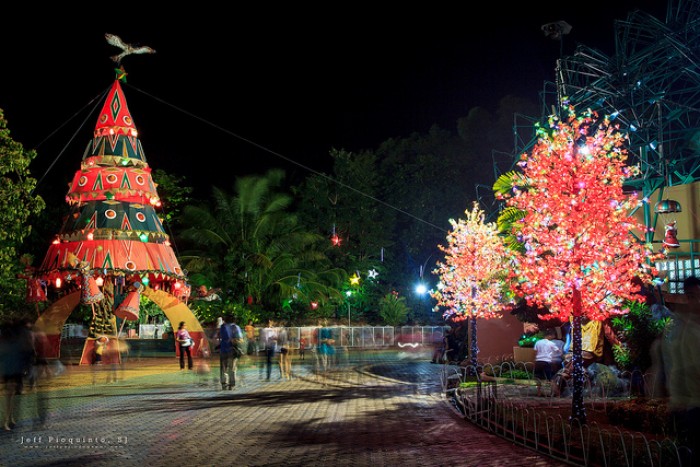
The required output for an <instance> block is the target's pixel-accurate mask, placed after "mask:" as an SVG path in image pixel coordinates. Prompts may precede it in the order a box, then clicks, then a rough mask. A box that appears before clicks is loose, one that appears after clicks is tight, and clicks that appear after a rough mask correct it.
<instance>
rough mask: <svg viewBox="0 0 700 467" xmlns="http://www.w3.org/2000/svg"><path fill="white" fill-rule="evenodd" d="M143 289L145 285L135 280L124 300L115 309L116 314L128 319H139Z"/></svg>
mask: <svg viewBox="0 0 700 467" xmlns="http://www.w3.org/2000/svg"><path fill="white" fill-rule="evenodd" d="M142 289H143V287H142V286H141V284H140V283H139V282H134V283H133V284H132V285H131V290H130V291H129V293H127V294H126V297H125V298H124V301H122V302H121V304H120V305H119V306H118V307H117V309H116V310H114V315H115V316H116V317H118V318H122V319H124V320H127V321H138V319H139V302H140V300H141V290H142Z"/></svg>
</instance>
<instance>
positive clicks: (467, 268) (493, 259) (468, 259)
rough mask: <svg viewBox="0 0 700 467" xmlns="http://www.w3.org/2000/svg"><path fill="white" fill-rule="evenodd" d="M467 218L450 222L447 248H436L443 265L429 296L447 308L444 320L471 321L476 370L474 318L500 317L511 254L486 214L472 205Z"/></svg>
mask: <svg viewBox="0 0 700 467" xmlns="http://www.w3.org/2000/svg"><path fill="white" fill-rule="evenodd" d="M465 214H466V219H459V220H457V221H455V220H454V219H450V224H451V225H452V230H451V231H450V232H449V233H448V234H447V245H438V248H439V249H440V250H441V251H442V252H443V253H445V259H444V262H442V261H439V262H438V263H437V266H438V267H437V269H435V270H434V271H433V273H435V274H436V275H438V277H439V279H440V282H439V283H438V286H437V290H435V291H432V292H431V295H432V297H433V298H434V299H436V300H437V306H438V307H440V306H443V307H445V308H447V311H445V312H444V314H443V316H444V317H445V318H446V319H450V318H451V319H453V320H455V321H461V320H465V319H470V323H471V337H470V341H471V346H470V352H469V353H470V363H471V369H472V370H475V369H476V368H477V357H478V352H479V348H478V346H477V337H476V336H477V335H476V320H477V318H482V319H490V318H500V317H501V316H502V315H501V312H502V310H503V308H504V302H506V301H507V295H509V290H508V288H507V287H504V282H505V279H506V277H507V275H508V261H509V258H510V257H511V254H510V251H509V250H508V249H507V248H506V247H505V245H504V243H503V241H502V240H501V238H500V237H499V231H498V226H497V225H496V224H495V223H487V222H485V214H484V212H483V211H482V210H481V209H480V208H479V205H478V203H474V205H473V207H472V209H471V211H470V210H466V211H465Z"/></svg>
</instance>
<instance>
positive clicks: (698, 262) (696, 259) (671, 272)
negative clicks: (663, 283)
mask: <svg viewBox="0 0 700 467" xmlns="http://www.w3.org/2000/svg"><path fill="white" fill-rule="evenodd" d="M679 243H681V244H687V245H688V248H687V250H688V251H678V252H677V251H674V250H668V251H667V253H666V255H667V257H668V258H667V259H666V260H664V261H658V262H657V263H656V267H657V269H658V270H659V271H663V272H664V273H665V274H666V278H667V279H668V291H669V292H670V293H683V280H684V279H685V278H687V277H689V276H695V277H700V253H699V252H698V250H699V249H700V240H679ZM661 246H662V245H659V248H661Z"/></svg>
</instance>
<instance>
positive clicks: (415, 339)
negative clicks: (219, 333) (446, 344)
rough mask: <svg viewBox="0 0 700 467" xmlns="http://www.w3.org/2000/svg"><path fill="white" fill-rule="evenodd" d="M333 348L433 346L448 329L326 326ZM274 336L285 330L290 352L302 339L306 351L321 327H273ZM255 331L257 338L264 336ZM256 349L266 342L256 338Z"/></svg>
mask: <svg viewBox="0 0 700 467" xmlns="http://www.w3.org/2000/svg"><path fill="white" fill-rule="evenodd" d="M327 328H328V329H330V332H331V336H332V337H331V338H332V339H333V340H334V341H335V342H334V345H336V346H341V347H348V348H358V349H360V348H361V349H372V348H388V347H392V346H396V345H398V346H400V347H404V346H411V348H417V347H418V346H421V347H427V346H432V345H433V344H434V343H435V342H440V341H441V340H442V337H443V336H444V333H445V332H446V330H447V329H449V328H448V327H446V326H401V327H397V328H394V327H392V326H351V327H347V326H328V327H327ZM272 329H273V334H275V335H277V336H279V335H280V333H282V332H284V331H286V335H287V341H288V343H289V346H290V347H291V348H292V349H298V348H299V346H300V342H301V339H302V338H304V339H305V341H306V348H307V349H311V348H313V346H315V345H316V342H317V333H318V330H319V329H320V327H318V326H305V327H284V328H283V327H276V328H272ZM261 331H262V330H261V329H258V330H257V332H259V334H260V336H264V334H265V333H263V332H261ZM257 342H258V348H259V350H264V349H265V348H266V347H265V345H266V343H265V341H264V339H263V337H258V340H257Z"/></svg>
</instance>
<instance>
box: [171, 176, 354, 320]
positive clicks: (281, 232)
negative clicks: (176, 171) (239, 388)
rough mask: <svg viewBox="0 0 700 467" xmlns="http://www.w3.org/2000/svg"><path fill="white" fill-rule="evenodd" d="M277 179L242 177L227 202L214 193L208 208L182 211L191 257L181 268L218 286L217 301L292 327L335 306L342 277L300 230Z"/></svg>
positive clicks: (313, 238)
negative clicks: (315, 309)
mask: <svg viewBox="0 0 700 467" xmlns="http://www.w3.org/2000/svg"><path fill="white" fill-rule="evenodd" d="M283 179H284V172H283V171H281V170H271V171H269V172H268V173H267V174H265V176H248V177H243V178H240V179H237V180H236V185H235V193H234V194H233V195H230V194H228V193H226V192H225V191H223V190H221V189H219V188H217V187H214V188H213V189H212V202H211V203H209V204H204V205H200V206H193V205H189V206H186V207H185V209H184V213H183V214H184V217H183V223H184V224H185V225H186V226H187V227H186V229H185V230H184V231H183V232H182V238H183V239H185V240H186V241H187V242H188V244H189V245H191V246H192V249H191V250H189V251H187V252H184V253H183V255H182V261H183V264H185V265H186V267H187V268H188V270H189V271H191V272H193V273H200V274H201V275H202V276H203V277H204V278H207V279H208V280H209V281H210V282H211V283H213V284H221V288H222V289H223V290H222V296H223V297H225V298H229V299H231V300H234V301H236V302H238V303H246V304H247V305H248V306H249V307H250V308H252V309H256V310H258V311H259V312H260V313H261V314H265V313H267V314H270V315H272V316H271V317H274V318H278V319H279V318H284V319H285V320H290V321H294V320H296V319H299V318H302V317H303V316H304V315H305V312H306V310H308V309H309V308H310V304H311V302H315V303H317V304H318V306H320V307H329V306H331V307H332V306H333V303H334V302H335V301H339V300H340V299H341V298H342V297H341V294H340V291H339V289H338V287H339V285H340V284H341V282H342V281H343V279H344V278H345V272H344V271H343V270H342V269H339V268H336V267H333V266H332V265H331V263H330V261H329V259H328V256H327V255H326V250H327V249H328V248H329V246H328V243H327V241H326V239H325V238H323V237H322V236H320V235H318V234H316V233H314V232H309V231H308V230H305V229H304V228H303V227H302V226H301V224H300V223H299V221H298V217H297V216H296V215H295V214H294V213H293V212H292V210H291V207H292V201H293V198H292V197H291V195H289V194H288V193H286V192H284V191H283V190H281V189H280V187H281V186H282V181H283ZM194 285H197V284H194ZM282 315H284V316H282Z"/></svg>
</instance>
